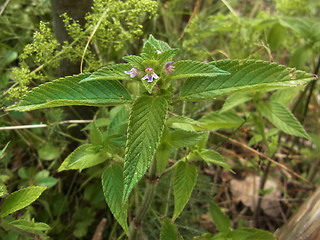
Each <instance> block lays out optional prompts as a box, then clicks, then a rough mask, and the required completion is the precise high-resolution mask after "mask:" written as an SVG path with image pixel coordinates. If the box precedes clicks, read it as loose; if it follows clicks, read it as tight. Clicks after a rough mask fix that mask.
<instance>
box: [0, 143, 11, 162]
mask: <svg viewBox="0 0 320 240" xmlns="http://www.w3.org/2000/svg"><path fill="white" fill-rule="evenodd" d="M9 143H10V142H8V143H7V144H6V145H5V146H4V148H3V149H2V150H1V151H0V159H1V158H2V157H3V154H4V152H5V151H6V149H7V147H8V146H9Z"/></svg>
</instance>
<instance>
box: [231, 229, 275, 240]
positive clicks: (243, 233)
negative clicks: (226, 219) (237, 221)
mask: <svg viewBox="0 0 320 240" xmlns="http://www.w3.org/2000/svg"><path fill="white" fill-rule="evenodd" d="M225 237H226V238H227V239H232V240H254V239H257V240H258V239H259V240H276V237H275V236H274V235H273V234H272V233H270V232H267V231H264V230H260V229H257V228H240V229H236V230H234V231H231V232H230V233H228V234H227V235H226V236H225Z"/></svg>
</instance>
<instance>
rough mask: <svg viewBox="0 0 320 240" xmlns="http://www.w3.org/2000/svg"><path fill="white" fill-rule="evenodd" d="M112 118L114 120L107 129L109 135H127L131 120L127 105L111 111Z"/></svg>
mask: <svg viewBox="0 0 320 240" xmlns="http://www.w3.org/2000/svg"><path fill="white" fill-rule="evenodd" d="M110 116H111V117H112V119H111V122H110V124H109V127H108V129H107V134H108V135H114V134H125V133H126V131H127V128H128V120H129V110H128V107H127V106H126V105H121V106H116V107H114V108H113V109H112V110H111V111H110Z"/></svg>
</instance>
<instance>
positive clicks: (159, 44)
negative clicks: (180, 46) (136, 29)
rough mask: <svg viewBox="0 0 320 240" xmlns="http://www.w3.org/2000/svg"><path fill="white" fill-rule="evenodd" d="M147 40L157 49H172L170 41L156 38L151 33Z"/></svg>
mask: <svg viewBox="0 0 320 240" xmlns="http://www.w3.org/2000/svg"><path fill="white" fill-rule="evenodd" d="M146 42H148V43H150V44H151V45H153V46H154V47H155V49H157V50H159V51H161V52H163V51H166V50H168V49H171V48H170V46H169V45H168V43H166V42H163V41H161V40H157V39H155V38H154V37H153V36H152V35H151V34H150V35H149V38H148V40H147V41H146Z"/></svg>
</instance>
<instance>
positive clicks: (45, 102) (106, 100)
mask: <svg viewBox="0 0 320 240" xmlns="http://www.w3.org/2000/svg"><path fill="white" fill-rule="evenodd" d="M87 76H89V75H88V74H80V75H76V76H71V77H66V78H60V79H57V80H55V81H53V82H50V83H45V84H42V85H40V86H39V87H37V88H34V89H33V90H31V91H30V92H28V93H27V94H26V95H25V96H24V97H22V100H21V101H20V102H19V103H18V104H16V105H13V106H10V107H8V110H9V111H12V110H13V111H30V110H35V109H40V108H48V107H59V106H69V105H86V106H110V105H117V104H123V103H127V102H129V101H130V100H131V97H130V95H129V93H128V92H127V90H126V89H125V88H124V87H123V86H122V85H121V84H120V83H119V82H118V81H114V80H112V81H90V82H85V83H81V84H80V83H79V82H80V81H81V80H82V79H84V78H86V77H87Z"/></svg>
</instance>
